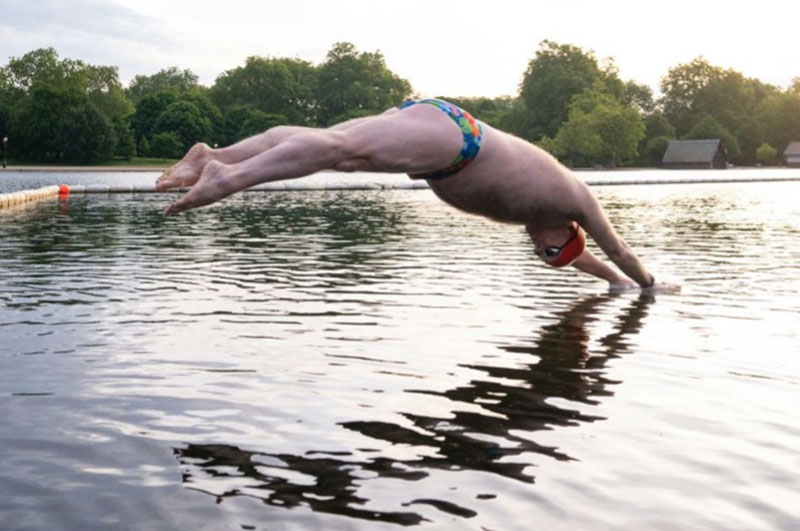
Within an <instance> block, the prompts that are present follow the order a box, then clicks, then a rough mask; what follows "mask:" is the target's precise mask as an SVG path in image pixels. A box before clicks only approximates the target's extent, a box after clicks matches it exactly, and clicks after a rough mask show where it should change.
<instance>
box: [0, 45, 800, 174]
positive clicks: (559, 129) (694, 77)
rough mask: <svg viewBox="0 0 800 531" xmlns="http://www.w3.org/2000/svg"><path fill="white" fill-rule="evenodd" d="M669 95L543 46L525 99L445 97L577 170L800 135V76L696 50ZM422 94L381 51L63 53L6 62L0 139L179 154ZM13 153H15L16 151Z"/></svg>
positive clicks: (64, 154) (758, 149)
mask: <svg viewBox="0 0 800 531" xmlns="http://www.w3.org/2000/svg"><path fill="white" fill-rule="evenodd" d="M660 89H661V93H662V95H661V97H660V98H658V99H655V98H654V96H653V93H652V90H651V89H650V88H649V87H647V86H645V85H641V84H638V83H636V82H634V81H624V80H622V79H620V76H619V72H618V70H617V69H616V67H615V66H614V64H613V61H610V60H606V61H599V60H598V59H597V57H596V56H595V55H594V52H592V51H587V50H584V49H581V48H579V47H576V46H572V45H568V44H559V43H555V42H552V41H543V42H542V43H541V45H540V47H539V49H538V51H537V52H536V54H535V55H534V57H533V58H531V60H530V62H529V63H528V66H527V69H526V70H525V72H524V73H523V75H522V82H521V83H520V86H519V92H518V94H517V95H515V96H504V97H499V98H460V97H455V96H447V95H440V97H442V98H444V99H448V100H450V101H452V102H453V103H456V104H458V105H460V106H462V107H464V108H465V109H467V110H468V111H470V112H471V113H473V114H474V115H476V116H477V117H478V118H480V119H482V120H484V121H486V122H487V123H489V124H491V125H494V126H496V127H499V128H501V129H503V130H506V131H508V132H511V133H513V134H516V135H517V136H520V137H522V138H524V139H526V140H529V141H531V142H534V143H536V144H538V145H540V146H542V147H544V148H545V149H547V150H548V151H550V152H551V153H553V154H554V155H555V156H556V157H558V158H559V159H560V160H561V161H562V162H565V163H566V164H569V165H573V166H593V165H603V166H608V167H616V166H622V165H640V166H650V165H657V164H658V162H659V161H660V160H661V157H662V156H663V153H664V151H665V149H666V146H667V144H668V143H669V141H670V140H672V139H677V138H680V139H695V138H721V139H722V140H723V143H724V146H725V148H726V150H727V153H728V155H729V158H730V159H731V160H732V161H733V162H734V163H737V164H741V165H751V164H754V163H756V162H762V163H772V162H775V161H776V160H777V159H778V156H779V155H780V153H782V152H783V150H784V149H785V148H786V146H787V145H788V143H789V142H790V141H792V140H800V77H798V78H795V80H794V82H793V84H792V86H790V87H789V88H787V89H785V90H783V89H780V88H778V87H775V86H772V85H769V84H765V83H762V82H761V81H759V80H757V79H752V78H747V77H745V76H744V75H742V74H741V73H739V72H736V71H733V70H730V69H724V68H721V67H718V66H713V65H711V64H709V63H708V62H707V61H706V60H705V59H703V58H702V57H699V58H697V59H695V60H693V61H691V62H690V63H687V64H680V65H678V66H675V67H674V68H671V69H670V70H669V71H668V72H667V74H666V75H665V76H664V77H663V78H662V81H661V85H660ZM412 96H414V91H413V88H412V86H411V84H410V83H409V82H408V81H407V80H405V79H402V78H401V77H399V76H398V75H396V74H395V73H393V72H392V71H391V70H390V69H389V68H388V67H387V65H386V61H385V59H384V57H383V55H382V54H381V53H380V52H363V51H359V50H357V49H356V47H355V46H354V45H353V44H351V43H347V42H342V43H337V44H335V45H333V47H332V48H331V49H330V51H329V52H328V54H327V56H326V58H325V60H324V61H323V62H322V63H320V64H318V65H314V64H311V63H310V62H307V61H303V60H300V59H293V58H282V57H260V56H253V57H248V58H247V59H246V61H245V64H244V65H242V66H237V67H236V68H233V69H231V70H227V71H225V72H223V73H222V74H220V75H219V76H218V77H217V78H216V80H215V82H214V84H213V85H212V86H210V87H206V86H203V85H200V84H199V83H198V78H197V76H196V75H194V74H193V73H192V72H191V71H190V70H180V69H179V68H177V67H172V68H168V69H164V70H161V71H159V72H157V73H156V74H153V75H150V76H145V75H137V76H136V77H135V78H134V79H133V80H132V81H131V82H130V83H129V85H128V86H127V87H123V85H122V83H121V82H120V80H119V75H118V70H117V68H116V67H113V66H95V65H90V64H86V63H84V62H83V61H79V60H72V59H61V58H59V56H58V53H57V52H56V51H55V50H54V49H53V48H42V49H37V50H34V51H31V52H29V53H27V54H25V55H23V56H22V57H18V58H11V59H10V60H9V62H8V64H6V65H5V66H3V67H2V68H0V135H2V136H6V137H8V138H9V155H11V154H13V157H11V158H12V159H13V160H16V161H28V162H41V163H52V162H56V163H95V162H100V161H105V160H110V159H112V158H114V157H121V158H125V159H129V160H130V159H132V158H133V157H137V156H138V157H159V158H178V157H180V156H182V155H183V153H184V152H185V151H186V150H187V149H188V148H189V147H190V146H191V145H192V144H193V143H195V142H198V141H203V142H206V143H208V144H210V145H214V144H217V145H228V144H231V143H234V142H236V141H238V140H240V139H242V138H245V137H247V136H250V135H252V134H255V133H258V132H260V131H263V130H265V129H268V128H269V127H273V126H276V125H306V126H323V127H324V126H328V125H331V124H334V123H337V122H340V121H343V120H346V119H349V118H356V117H360V116H367V115H371V114H376V113H380V112H382V111H383V110H385V109H387V108H389V107H392V106H396V105H399V104H400V103H402V102H403V101H404V100H406V99H408V98H409V97H412ZM12 147H13V150H12Z"/></svg>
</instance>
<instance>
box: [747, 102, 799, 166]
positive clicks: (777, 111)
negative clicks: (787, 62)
mask: <svg viewBox="0 0 800 531" xmlns="http://www.w3.org/2000/svg"><path fill="white" fill-rule="evenodd" d="M756 119H757V121H758V122H759V123H761V124H763V127H764V136H763V138H764V141H765V142H767V143H768V144H770V145H771V146H775V148H776V149H778V150H779V151H780V152H783V150H785V149H786V146H788V145H789V143H790V142H792V141H794V140H800V93H798V92H782V93H778V94H774V95H772V96H770V97H768V98H766V99H765V100H764V101H763V102H761V104H760V105H759V107H758V109H757V110H756Z"/></svg>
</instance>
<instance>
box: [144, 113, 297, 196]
mask: <svg viewBox="0 0 800 531" xmlns="http://www.w3.org/2000/svg"><path fill="white" fill-rule="evenodd" d="M310 130H312V129H311V128H309V127H298V126H288V125H281V126H278V127H273V128H272V129H269V130H267V131H265V132H263V133H261V134H258V135H254V136H251V137H249V138H245V139H244V140H242V141H240V142H237V143H236V144H233V145H230V146H228V147H224V148H220V149H211V147H209V146H208V144H205V143H203V142H199V143H197V144H195V145H194V146H192V148H191V149H190V150H189V151H187V152H186V155H184V156H183V158H182V159H181V160H180V161H179V162H178V163H176V164H174V165H173V166H171V167H170V168H169V169H168V170H167V171H165V172H164V173H163V174H161V176H160V177H159V178H158V180H156V190H169V189H170V188H178V187H182V186H192V185H193V184H194V183H196V182H197V179H198V178H200V173H201V172H202V171H203V168H204V167H205V165H206V164H208V163H209V162H210V161H212V160H218V161H220V162H224V163H226V164H235V163H237V162H241V161H243V160H246V159H249V158H250V157H253V156H255V155H258V154H259V153H262V152H263V151H266V150H268V149H270V148H271V147H273V146H275V145H277V144H279V143H280V142H282V141H283V140H284V139H285V138H287V137H289V136H292V135H295V134H297V133H301V132H305V131H310Z"/></svg>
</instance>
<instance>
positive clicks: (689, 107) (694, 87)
mask: <svg viewBox="0 0 800 531" xmlns="http://www.w3.org/2000/svg"><path fill="white" fill-rule="evenodd" d="M722 75H723V70H722V69H721V68H719V67H716V66H711V65H710V64H709V63H708V61H706V60H705V59H704V58H703V57H698V58H696V59H694V60H692V61H691V62H690V63H687V64H681V65H678V66H676V67H674V68H671V69H670V70H669V72H668V73H667V75H666V76H664V78H663V79H662V80H661V92H662V94H663V97H662V98H661V102H660V103H661V106H662V108H663V110H664V115H665V116H666V117H667V119H668V120H669V121H670V123H671V124H672V125H674V126H675V128H676V130H677V133H678V134H679V135H683V134H686V132H688V131H689V129H691V127H692V125H693V124H694V123H695V119H694V114H693V112H694V104H695V101H696V100H697V97H698V95H699V93H700V91H701V90H702V89H703V88H705V87H706V86H708V85H709V84H710V83H711V82H712V81H714V80H716V79H720V78H721V77H722Z"/></svg>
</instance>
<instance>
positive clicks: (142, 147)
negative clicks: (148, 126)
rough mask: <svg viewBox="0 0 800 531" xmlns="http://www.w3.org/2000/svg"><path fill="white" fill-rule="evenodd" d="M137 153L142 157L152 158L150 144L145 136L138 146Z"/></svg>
mask: <svg viewBox="0 0 800 531" xmlns="http://www.w3.org/2000/svg"><path fill="white" fill-rule="evenodd" d="M136 153H137V154H138V155H139V156H140V157H149V156H150V142H149V141H148V140H147V137H146V136H143V137H142V138H141V139H140V140H139V143H138V144H137V145H136Z"/></svg>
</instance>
